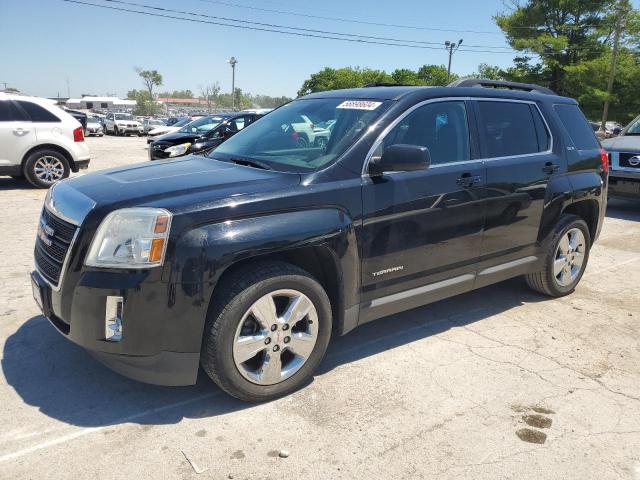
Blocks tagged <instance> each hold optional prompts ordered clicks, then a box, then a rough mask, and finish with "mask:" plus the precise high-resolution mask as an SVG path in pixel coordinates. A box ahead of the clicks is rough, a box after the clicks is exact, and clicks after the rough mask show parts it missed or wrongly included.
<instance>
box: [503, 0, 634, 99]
mask: <svg viewBox="0 0 640 480" xmlns="http://www.w3.org/2000/svg"><path fill="white" fill-rule="evenodd" d="M617 1H619V0H527V1H526V2H525V3H524V4H521V3H520V2H519V1H518V0H510V2H511V3H510V7H509V9H508V11H507V12H505V13H502V14H499V15H497V16H495V21H496V23H497V24H498V26H499V27H500V28H501V29H502V31H503V32H504V33H505V35H506V37H507V41H508V42H509V45H511V47H513V48H514V49H516V50H519V51H521V52H524V53H525V55H526V54H535V55H538V56H539V58H540V61H539V64H540V68H539V69H538V72H537V73H539V78H537V79H536V80H537V83H542V84H545V85H547V86H549V87H551V88H552V89H554V90H556V91H557V92H558V93H561V94H568V93H570V92H569V91H568V90H567V85H566V68H567V67H568V66H571V65H576V64H578V63H580V62H583V61H590V60H593V59H596V58H598V57H600V56H602V55H603V54H604V53H605V51H606V50H607V47H606V46H607V44H608V42H609V41H610V39H611V34H612V31H613V28H614V22H615V5H616V2H617ZM624 1H626V0H624ZM521 58H526V57H521ZM529 60H530V58H529ZM527 63H528V62H527ZM521 67H522V65H521ZM529 73H532V72H529Z"/></svg>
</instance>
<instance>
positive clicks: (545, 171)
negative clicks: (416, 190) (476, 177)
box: [474, 100, 566, 286]
mask: <svg viewBox="0 0 640 480" xmlns="http://www.w3.org/2000/svg"><path fill="white" fill-rule="evenodd" d="M474 107H475V108H476V109H477V110H476V111H477V119H478V137H479V142H480V149H481V153H482V157H483V158H485V165H486V172H487V174H486V175H487V178H486V185H485V188H484V196H485V198H486V220H485V231H484V235H483V243H482V257H483V258H482V260H483V261H482V263H481V265H480V271H479V275H478V279H477V283H476V286H481V285H484V284H487V283H492V282H493V281H496V278H495V276H496V275H499V276H503V277H505V278H506V277H509V276H513V275H514V274H516V273H517V272H515V270H516V269H520V270H523V271H525V270H527V268H529V267H530V264H531V263H533V262H535V261H536V260H537V258H536V256H535V255H536V249H537V245H536V242H537V240H538V232H539V230H540V222H541V220H542V212H543V209H544V201H545V193H546V189H547V183H548V182H549V180H550V179H551V178H552V177H553V176H554V175H558V174H561V173H564V172H566V162H565V161H564V159H563V157H562V156H561V154H560V146H556V148H555V149H554V148H553V146H552V141H551V135H550V132H549V129H548V127H547V125H546V124H545V122H544V120H543V117H542V116H541V114H540V110H539V109H538V107H537V106H536V104H535V103H533V102H522V101H495V100H478V101H475V102H474ZM554 150H555V151H554ZM496 267H498V268H496ZM503 267H504V268H503Z"/></svg>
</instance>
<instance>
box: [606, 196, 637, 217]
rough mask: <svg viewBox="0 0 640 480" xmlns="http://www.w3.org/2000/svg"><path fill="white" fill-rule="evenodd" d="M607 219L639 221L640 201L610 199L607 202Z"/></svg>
mask: <svg viewBox="0 0 640 480" xmlns="http://www.w3.org/2000/svg"><path fill="white" fill-rule="evenodd" d="M607 217H610V218H617V219H618V220H632V221H635V222H638V221H640V201H637V200H621V199H617V198H615V199H614V198H612V199H610V200H609V201H608V202H607Z"/></svg>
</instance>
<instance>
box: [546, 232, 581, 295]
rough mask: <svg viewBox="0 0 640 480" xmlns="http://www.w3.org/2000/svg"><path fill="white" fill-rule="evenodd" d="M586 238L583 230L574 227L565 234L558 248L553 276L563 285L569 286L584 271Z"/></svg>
mask: <svg viewBox="0 0 640 480" xmlns="http://www.w3.org/2000/svg"><path fill="white" fill-rule="evenodd" d="M585 249H586V240H585V238H584V234H583V233H582V230H580V229H579V228H572V229H571V230H569V231H568V232H567V233H565V234H564V236H563V237H562V239H561V240H560V242H559V243H558V248H556V255H555V260H554V262H553V276H554V277H556V282H558V285H560V286H562V287H566V286H569V285H570V284H571V283H572V282H573V281H574V280H575V279H576V277H577V276H578V275H579V274H580V272H581V271H582V266H583V264H584V254H585Z"/></svg>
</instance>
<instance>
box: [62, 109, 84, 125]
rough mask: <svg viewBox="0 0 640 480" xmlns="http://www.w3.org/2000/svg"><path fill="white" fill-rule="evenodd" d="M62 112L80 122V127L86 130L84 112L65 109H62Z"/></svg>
mask: <svg viewBox="0 0 640 480" xmlns="http://www.w3.org/2000/svg"><path fill="white" fill-rule="evenodd" d="M63 110H64V111H65V112H67V113H68V114H69V115H71V116H72V117H73V118H75V119H76V120H77V121H79V122H80V125H82V128H84V129H86V128H87V114H86V113H84V112H79V111H77V110H71V109H70V108H66V107H64V108H63Z"/></svg>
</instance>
